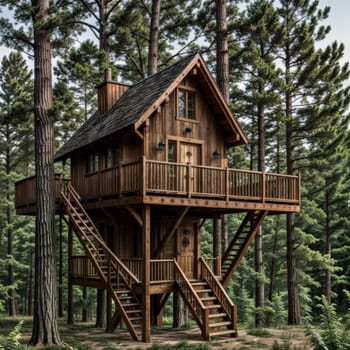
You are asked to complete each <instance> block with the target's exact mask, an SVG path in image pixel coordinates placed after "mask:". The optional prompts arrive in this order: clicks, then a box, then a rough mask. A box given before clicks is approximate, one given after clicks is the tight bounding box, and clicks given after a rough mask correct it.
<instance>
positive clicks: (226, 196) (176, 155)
mask: <svg viewBox="0 0 350 350" xmlns="http://www.w3.org/2000/svg"><path fill="white" fill-rule="evenodd" d="M110 75H111V74H110V72H109V71H107V72H106V77H105V78H106V79H105V82H104V83H103V84H101V85H100V86H99V87H98V111H97V113H96V114H95V115H93V116H92V117H91V118H90V119H89V120H88V121H87V122H86V123H85V124H84V125H83V126H82V127H81V128H80V129H79V130H78V131H77V132H76V133H75V134H74V135H73V137H72V138H71V139H70V140H69V141H68V142H67V143H66V144H65V145H64V146H63V147H62V148H61V150H60V151H59V152H58V153H57V154H56V160H57V161H66V160H67V159H68V158H69V159H70V164H71V179H70V180H66V179H63V177H62V176H61V175H56V179H55V181H56V208H57V213H61V214H62V213H64V214H66V215H68V217H69V223H70V228H71V229H70V230H69V231H70V234H69V295H70V297H69V298H70V300H69V304H70V305H71V303H72V285H83V286H89V287H95V288H100V289H105V290H106V291H107V293H108V296H109V301H110V302H109V303H108V305H109V307H108V308H107V321H108V322H107V323H108V329H109V330H113V329H115V328H116V326H117V325H118V324H119V323H120V322H121V321H123V322H124V324H125V325H126V326H127V328H128V330H129V332H130V335H131V337H132V338H133V339H135V340H142V341H145V342H149V341H150V336H151V323H152V322H157V320H158V321H159V318H160V317H159V315H161V312H162V308H163V306H164V304H165V302H166V300H167V298H168V296H169V294H170V293H171V292H173V291H175V290H176V291H178V292H179V293H180V294H181V295H182V297H183V299H184V300H185V302H186V304H187V306H188V308H189V310H190V311H191V313H192V315H193V318H194V320H195V321H196V322H197V324H198V326H199V328H200V330H201V332H202V336H203V338H204V339H209V338H210V337H215V336H218V335H229V336H235V335H237V316H236V306H235V305H234V304H233V302H232V301H231V300H230V298H229V296H228V295H227V293H226V292H225V286H226V285H227V284H228V282H229V280H230V279H231V278H232V276H233V274H234V272H235V270H236V268H237V266H238V264H239V262H240V260H241V259H242V257H243V255H244V253H245V251H246V250H247V248H248V246H249V244H250V242H251V241H252V239H253V238H254V236H255V233H256V232H257V230H258V228H259V226H260V225H261V223H262V222H263V220H264V218H265V216H266V215H269V214H281V213H288V212H297V211H299V209H300V179H299V177H298V176H287V175H280V174H270V173H262V172H257V171H248V170H239V169H232V168H229V167H228V162H227V157H226V155H227V151H228V149H229V148H231V147H234V146H238V145H242V144H246V143H247V138H246V136H245V134H244V133H243V131H242V130H241V128H240V126H239V125H238V123H237V121H236V119H235V117H234V115H233V113H232V112H231V110H230V108H229V106H228V105H227V103H226V102H225V100H224V98H223V97H222V95H221V93H220V91H219V90H218V88H217V85H216V84H215V82H214V79H213V77H212V76H211V74H210V73H209V71H208V68H207V67H206V65H205V63H204V61H203V59H202V57H201V56H200V55H199V54H194V55H191V56H189V57H187V58H185V59H182V60H181V61H179V62H177V63H175V64H174V65H172V66H170V67H169V68H167V69H165V70H163V71H161V72H159V73H157V74H154V75H152V76H150V77H149V78H147V79H145V80H142V81H141V82H139V83H138V84H136V85H133V86H127V85H124V84H119V83H116V82H113V81H112V80H111V76H110ZM16 210H17V213H18V214H22V215H35V211H36V208H35V178H28V179H24V180H22V181H20V182H18V183H17V184H16ZM242 212H244V213H246V215H245V217H244V219H243V221H242V224H241V226H240V227H239V229H238V230H237V232H236V233H235V235H234V236H233V239H232V241H231V242H230V243H229V245H228V248H227V250H226V251H225V252H224V253H223V256H219V257H217V258H215V259H212V260H211V261H210V260H208V259H203V258H202V257H201V252H200V227H201V224H202V223H203V221H204V220H205V219H207V218H218V217H220V216H221V215H223V214H228V213H242ZM73 231H74V232H75V234H76V235H77V237H78V238H79V240H80V242H81V245H82V246H83V248H84V250H85V255H84V256H73V255H72V232H73ZM214 260H215V263H214ZM112 300H113V302H114V304H115V310H116V311H115V313H114V314H112V307H111V301H112ZM70 312H71V311H70Z"/></svg>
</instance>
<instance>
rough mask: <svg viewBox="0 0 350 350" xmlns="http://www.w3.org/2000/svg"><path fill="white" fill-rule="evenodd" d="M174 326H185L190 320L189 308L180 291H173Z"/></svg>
mask: <svg viewBox="0 0 350 350" xmlns="http://www.w3.org/2000/svg"><path fill="white" fill-rule="evenodd" d="M173 310H174V312H173V315H174V319H173V327H174V328H180V327H185V326H186V324H187V322H188V309H187V306H186V304H185V302H184V300H183V298H182V297H181V295H180V293H177V292H174V293H173Z"/></svg>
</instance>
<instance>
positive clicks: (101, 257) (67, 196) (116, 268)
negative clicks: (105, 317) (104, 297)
mask: <svg viewBox="0 0 350 350" xmlns="http://www.w3.org/2000/svg"><path fill="white" fill-rule="evenodd" d="M65 192H66V193H64V192H63V191H62V192H61V195H62V198H63V199H64V203H65V206H66V209H67V213H68V215H69V217H70V219H71V222H72V224H73V228H74V231H75V233H76V235H77V237H78V239H79V241H80V242H81V244H82V246H83V247H84V250H85V252H86V255H87V256H88V257H89V258H90V260H91V261H92V263H93V265H94V266H95V268H96V270H97V271H98V273H99V276H100V278H101V280H102V281H103V283H104V285H105V288H106V290H107V292H108V293H109V294H110V296H111V297H112V299H113V300H114V302H115V304H116V309H117V312H116V314H115V316H114V317H113V319H112V329H113V328H115V327H116V325H117V324H118V322H119V321H120V319H122V320H123V321H124V322H125V324H126V325H127V328H128V330H129V332H130V334H131V336H132V338H133V339H134V340H136V341H139V340H141V335H142V305H141V303H140V301H139V299H138V297H137V296H136V295H135V293H134V292H133V289H132V287H133V285H134V284H139V283H140V281H139V280H138V279H137V277H136V276H135V275H134V274H133V273H132V272H131V271H130V270H129V269H128V268H127V267H126V266H125V265H124V264H123V262H122V261H121V260H120V259H119V258H118V257H117V256H116V255H115V254H114V253H113V252H112V251H111V250H110V248H109V247H108V246H107V244H106V243H105V241H104V240H103V238H102V236H101V234H100V233H99V231H98V229H97V228H96V227H95V225H94V223H93V221H92V220H91V218H90V217H89V215H88V214H87V213H86V211H85V209H84V207H83V206H82V204H81V202H80V197H79V195H78V193H77V192H76V191H75V190H74V188H73V187H72V185H71V184H70V183H69V184H68V185H67V186H66V189H65Z"/></svg>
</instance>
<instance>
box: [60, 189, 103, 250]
mask: <svg viewBox="0 0 350 350" xmlns="http://www.w3.org/2000/svg"><path fill="white" fill-rule="evenodd" d="M61 196H62V198H63V199H64V200H65V201H66V204H67V205H68V206H69V207H70V208H71V210H72V211H73V212H74V213H75V214H77V215H79V213H78V212H77V211H76V209H75V208H74V206H73V205H72V204H71V202H70V201H69V199H68V197H67V196H66V195H65V194H64V193H63V192H61ZM83 224H84V226H85V228H86V229H87V230H89V231H90V232H91V230H90V228H89V227H88V226H87V225H86V223H85V222H83ZM93 236H94V238H95V235H93ZM86 239H87V240H88V242H89V243H90V245H91V246H92V248H93V250H94V251H95V252H96V254H98V250H97V248H96V247H95V245H94V244H93V243H92V242H91V240H90V238H89V237H86Z"/></svg>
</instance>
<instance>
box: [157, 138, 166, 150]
mask: <svg viewBox="0 0 350 350" xmlns="http://www.w3.org/2000/svg"><path fill="white" fill-rule="evenodd" d="M164 148H165V142H164V140H163V139H161V140H160V141H159V143H158V150H159V151H164Z"/></svg>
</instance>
